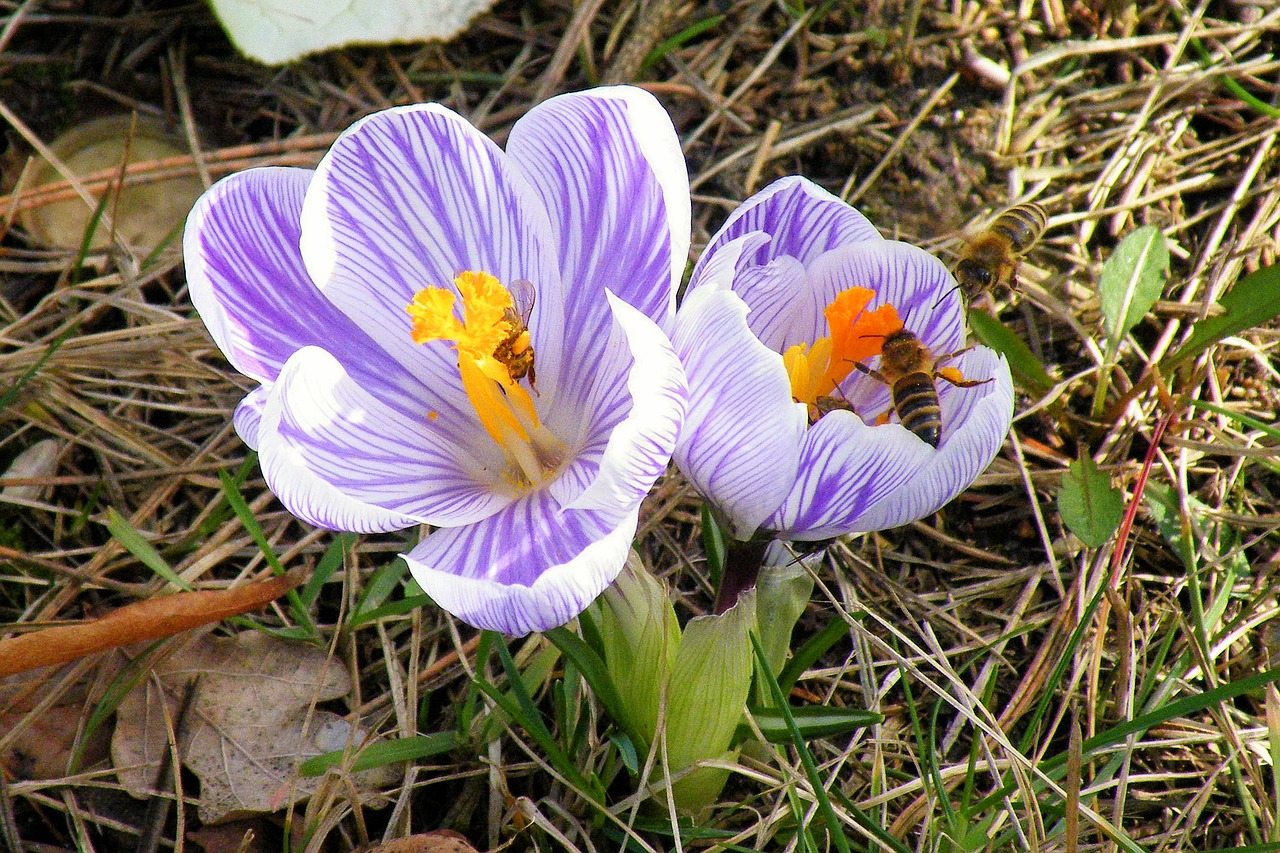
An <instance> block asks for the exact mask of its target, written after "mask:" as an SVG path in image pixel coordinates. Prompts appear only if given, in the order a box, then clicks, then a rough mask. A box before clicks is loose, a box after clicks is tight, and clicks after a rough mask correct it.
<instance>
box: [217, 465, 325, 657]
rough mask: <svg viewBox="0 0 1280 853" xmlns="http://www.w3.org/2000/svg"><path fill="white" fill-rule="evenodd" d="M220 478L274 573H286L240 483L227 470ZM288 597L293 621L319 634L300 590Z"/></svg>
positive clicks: (289, 593)
mask: <svg viewBox="0 0 1280 853" xmlns="http://www.w3.org/2000/svg"><path fill="white" fill-rule="evenodd" d="M218 479H219V480H221V481H222V493H223V495H225V496H226V498H227V504H228V505H230V507H231V509H232V510H233V511H234V512H235V514H236V516H237V517H238V518H239V519H240V523H241V524H243V525H244V529H245V530H246V531H248V533H249V536H250V538H252V539H253V541H254V543H255V544H256V545H257V546H258V548H259V549H261V551H262V556H263V557H265V558H266V561H267V565H269V566H270V567H271V571H272V573H273V574H276V575H282V574H284V573H285V571H284V565H283V564H282V563H281V562H280V558H279V557H277V556H276V552H275V549H274V548H272V547H271V543H270V542H268V541H267V534H266V533H265V532H263V530H262V525H260V524H258V519H256V518H254V517H253V510H251V509H249V504H248V503H246V502H245V499H244V495H242V494H240V486H239V484H237V483H236V481H235V480H234V479H233V478H232V477H231V475H230V474H228V473H227V472H226V471H219V472H218ZM286 597H287V599H288V601H289V613H290V615H292V616H293V621H295V622H297V623H298V625H299V626H301V627H303V628H305V629H306V630H307V631H308V632H309V633H310V635H311V636H312V637H315V636H317V633H316V626H315V623H314V622H312V621H311V616H310V614H308V613H307V608H306V606H305V605H303V603H302V599H301V598H300V597H299V595H298V591H297V590H296V589H291V590H289V592H288V593H287V594H286Z"/></svg>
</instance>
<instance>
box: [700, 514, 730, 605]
mask: <svg viewBox="0 0 1280 853" xmlns="http://www.w3.org/2000/svg"><path fill="white" fill-rule="evenodd" d="M727 547H728V546H727V544H726V543H725V540H724V531H723V530H722V529H721V528H720V524H719V523H718V522H717V521H716V516H715V513H713V512H712V511H711V506H710V505H709V504H705V503H704V504H703V505H702V551H703V553H704V554H706V555H707V574H709V575H710V576H711V588H712V589H719V588H720V575H721V574H722V573H723V572H724V559H725V552H726V550H727Z"/></svg>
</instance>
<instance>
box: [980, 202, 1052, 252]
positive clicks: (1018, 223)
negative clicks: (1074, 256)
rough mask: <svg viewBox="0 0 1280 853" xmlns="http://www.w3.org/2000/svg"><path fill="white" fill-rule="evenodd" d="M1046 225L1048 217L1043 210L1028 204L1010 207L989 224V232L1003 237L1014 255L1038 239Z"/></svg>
mask: <svg viewBox="0 0 1280 853" xmlns="http://www.w3.org/2000/svg"><path fill="white" fill-rule="evenodd" d="M1048 223H1049V217H1048V215H1047V214H1046V213H1045V212H1044V208H1043V207H1041V206H1040V205H1038V204H1034V203H1031V202H1028V203H1027V204H1020V205H1017V206H1016V207H1011V208H1009V209H1008V210H1006V211H1005V212H1004V213H1002V214H1000V215H999V216H998V217H996V221H995V222H993V223H991V230H992V231H995V232H998V233H1000V234H1002V235H1004V236H1005V237H1006V238H1007V239H1008V240H1009V244H1010V247H1011V248H1012V250H1013V251H1014V253H1016V254H1022V253H1023V252H1025V251H1026V250H1027V249H1030V248H1031V247H1032V246H1033V245H1034V244H1035V242H1036V241H1037V240H1039V239H1040V235H1041V234H1043V233H1044V229H1045V226H1046V225H1048Z"/></svg>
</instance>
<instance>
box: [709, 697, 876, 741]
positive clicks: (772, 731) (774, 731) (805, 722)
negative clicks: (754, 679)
mask: <svg viewBox="0 0 1280 853" xmlns="http://www.w3.org/2000/svg"><path fill="white" fill-rule="evenodd" d="M747 710H748V711H749V712H750V713H751V716H752V718H753V719H754V720H755V721H756V725H757V726H758V727H759V728H760V733H761V734H763V735H764V736H765V740H767V741H769V742H770V743H790V741H791V733H792V729H791V727H790V726H789V725H787V715H790V717H791V719H792V720H794V721H795V724H796V729H795V730H796V731H798V732H799V733H800V736H801V737H803V738H804V739H805V740H807V741H808V740H813V739H814V738H820V737H829V736H831V735H843V734H848V733H849V732H853V731H857V730H858V729H862V728H866V727H867V726H874V725H876V724H877V723H883V722H884V715H882V714H877V713H876V712H875V711H864V710H863V709H861V708H829V707H826V706H823V705H812V706H808V707H801V708H788V709H786V710H785V711H783V710H781V709H778V708H760V707H749V708H748V709H747ZM750 734H751V729H750V727H748V726H747V725H746V724H745V723H743V724H742V725H741V726H739V729H738V734H737V736H735V738H734V740H735V741H742V740H745V739H746V738H747V737H748V736H749V735H750Z"/></svg>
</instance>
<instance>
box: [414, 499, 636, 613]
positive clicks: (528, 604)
mask: <svg viewBox="0 0 1280 853" xmlns="http://www.w3.org/2000/svg"><path fill="white" fill-rule="evenodd" d="M638 517H639V507H638V506H637V507H635V508H633V509H632V510H631V511H629V512H627V513H625V514H624V515H623V516H622V517H620V518H619V517H617V516H613V515H609V514H602V513H594V512H584V511H580V510H564V509H560V507H559V505H558V503H557V502H556V501H555V499H554V498H552V497H551V496H550V495H547V494H546V493H545V492H537V493H534V494H532V495H530V496H528V497H526V498H523V499H521V500H519V501H517V502H516V503H514V504H512V505H511V506H509V507H507V508H506V509H504V510H502V511H501V512H499V513H497V514H496V515H493V516H491V517H489V518H487V519H485V520H484V521H481V522H479V523H477V524H472V525H467V526H465V527H456V528H448V529H444V530H437V531H435V532H433V533H432V534H431V535H429V536H428V537H427V538H426V539H424V540H423V541H422V542H421V543H420V544H419V545H418V546H417V547H416V548H414V549H413V550H412V551H411V552H409V553H408V554H406V555H405V560H406V562H408V564H409V568H410V569H411V570H412V571H413V577H414V579H415V580H416V581H417V582H418V583H419V584H420V585H421V586H422V588H423V589H424V590H425V591H426V593H427V594H428V595H430V596H431V598H432V599H433V600H434V601H435V602H436V604H438V605H440V606H441V607H443V608H444V609H445V610H447V611H449V612H450V613H452V614H454V615H455V616H457V617H458V618H460V619H462V620H463V621H464V622H467V623H468V624H471V625H474V626H476V627H477V628H485V629H488V630H491V631H501V632H502V633H504V634H512V635H515V636H522V635H524V634H527V633H529V632H530V631H545V630H547V629H549V628H554V627H556V626H558V625H563V624H564V623H565V622H568V621H569V620H570V619H572V618H573V617H575V616H577V615H578V614H579V613H581V612H582V611H583V610H584V609H585V608H586V606H587V605H588V604H590V603H591V602H592V601H593V600H595V598H596V596H598V595H599V594H600V593H601V592H603V591H604V589H605V587H607V586H608V585H609V584H610V583H612V582H613V579H614V578H615V577H617V576H618V572H619V571H621V570H622V565H623V563H624V562H625V561H626V557H627V551H628V550H629V548H630V547H631V538H632V536H633V535H634V533H635V528H636V521H637V519H638Z"/></svg>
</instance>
